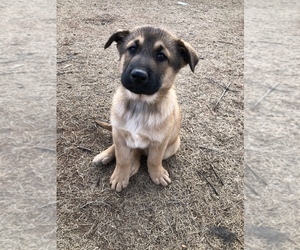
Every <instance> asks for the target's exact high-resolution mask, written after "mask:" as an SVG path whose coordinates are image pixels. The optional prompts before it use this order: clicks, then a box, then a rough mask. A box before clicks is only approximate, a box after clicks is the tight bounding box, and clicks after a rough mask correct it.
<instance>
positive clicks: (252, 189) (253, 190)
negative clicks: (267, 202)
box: [245, 182, 259, 196]
mask: <svg viewBox="0 0 300 250" xmlns="http://www.w3.org/2000/svg"><path fill="white" fill-rule="evenodd" d="M245 186H246V187H248V188H249V189H250V190H251V191H252V192H253V193H254V194H256V195H257V196H259V193H257V192H256V191H255V189H254V188H252V187H251V186H250V185H249V184H248V183H246V182H245Z"/></svg>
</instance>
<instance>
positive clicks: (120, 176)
mask: <svg viewBox="0 0 300 250" xmlns="http://www.w3.org/2000/svg"><path fill="white" fill-rule="evenodd" d="M129 178H130V173H126V171H122V170H120V169H119V168H118V167H116V168H115V170H114V172H113V174H112V176H111V177H110V184H111V189H113V190H116V191H117V192H121V191H122V190H123V189H124V188H126V187H127V186H128V183H129Z"/></svg>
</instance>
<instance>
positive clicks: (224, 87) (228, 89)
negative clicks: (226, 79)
mask: <svg viewBox="0 0 300 250" xmlns="http://www.w3.org/2000/svg"><path fill="white" fill-rule="evenodd" d="M205 79H206V80H208V81H210V82H212V83H215V84H217V85H219V86H220V87H222V88H223V89H226V86H224V85H222V84H221V83H218V82H216V81H215V80H213V79H210V78H205ZM227 91H232V92H239V91H238V90H233V89H230V88H227Z"/></svg>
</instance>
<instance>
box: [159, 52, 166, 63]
mask: <svg viewBox="0 0 300 250" xmlns="http://www.w3.org/2000/svg"><path fill="white" fill-rule="evenodd" d="M167 59H168V58H167V57H166V56H165V54H164V53H162V52H160V53H158V54H157V61H159V62H164V61H166V60H167Z"/></svg>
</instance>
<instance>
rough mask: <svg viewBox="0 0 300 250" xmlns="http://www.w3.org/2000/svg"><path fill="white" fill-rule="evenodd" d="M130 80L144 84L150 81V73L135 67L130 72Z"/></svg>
mask: <svg viewBox="0 0 300 250" xmlns="http://www.w3.org/2000/svg"><path fill="white" fill-rule="evenodd" d="M130 80H131V81H132V82H133V83H136V84H144V83H147V82H148V74H147V72H146V71H144V70H141V69H133V70H132V71H131V73H130Z"/></svg>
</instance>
